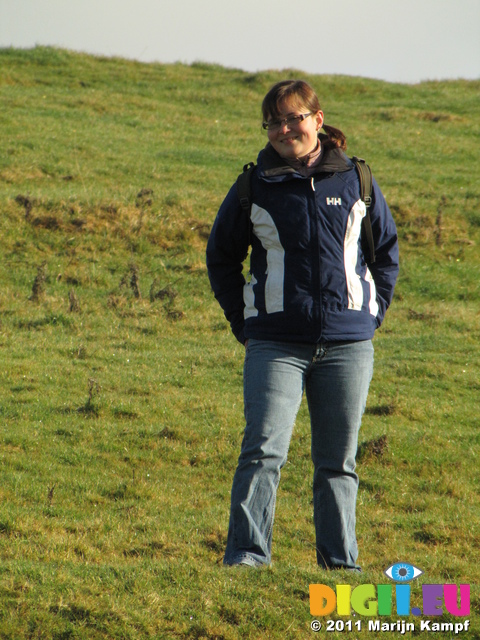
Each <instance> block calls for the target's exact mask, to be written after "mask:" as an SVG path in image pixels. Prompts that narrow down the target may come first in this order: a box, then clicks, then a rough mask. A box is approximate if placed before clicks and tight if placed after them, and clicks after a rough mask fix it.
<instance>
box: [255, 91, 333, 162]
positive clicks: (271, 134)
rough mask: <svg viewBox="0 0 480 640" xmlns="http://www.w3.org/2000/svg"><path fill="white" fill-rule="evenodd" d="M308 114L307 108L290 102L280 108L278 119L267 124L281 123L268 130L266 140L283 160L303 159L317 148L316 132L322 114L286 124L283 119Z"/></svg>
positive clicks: (315, 114)
mask: <svg viewBox="0 0 480 640" xmlns="http://www.w3.org/2000/svg"><path fill="white" fill-rule="evenodd" d="M307 113H310V112H309V110H308V108H306V107H305V108H302V107H301V106H298V105H295V104H293V103H292V102H287V103H285V104H283V105H281V106H280V108H279V114H278V117H275V118H272V119H271V120H269V122H272V120H274V121H282V120H283V122H281V124H280V127H275V128H273V129H268V140H269V141H270V143H271V145H272V147H273V148H274V149H275V151H276V152H277V153H278V154H280V155H281V156H282V157H283V158H288V159H289V160H293V159H296V158H303V157H304V156H306V155H308V154H309V153H310V152H311V151H313V150H314V149H315V148H316V146H317V136H318V131H319V130H320V129H321V127H322V124H323V113H322V111H317V112H316V113H312V114H311V115H310V116H308V117H307V118H305V119H304V120H302V121H301V122H293V123H289V124H287V123H286V122H285V118H288V117H290V116H299V115H302V114H307Z"/></svg>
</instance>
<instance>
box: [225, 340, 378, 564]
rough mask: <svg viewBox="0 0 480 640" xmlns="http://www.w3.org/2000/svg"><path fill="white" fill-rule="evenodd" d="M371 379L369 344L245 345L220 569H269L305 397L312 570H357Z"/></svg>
mask: <svg viewBox="0 0 480 640" xmlns="http://www.w3.org/2000/svg"><path fill="white" fill-rule="evenodd" d="M372 373H373V345H372V342H371V340H366V341H362V342H348V343H340V342H337V343H325V344H317V345H306V344H290V343H283V342H273V341H266V340H249V342H248V346H247V351H246V355H245V365H244V402H245V420H246V427H245V432H244V436H243V441H242V448H241V453H240V457H239V460H238V466H237V470H236V472H235V476H234V479H233V487H232V494H231V510H230V524H229V530H228V540H227V548H226V551H225V557H224V564H227V565H233V564H240V563H242V564H250V565H252V566H257V565H263V564H269V563H270V561H271V547H272V529H273V520H274V512H275V499H276V493H277V487H278V483H279V480H280V471H281V469H282V467H283V466H284V464H285V462H286V461H287V454H288V448H289V445H290V439H291V435H292V431H293V426H294V422H295V418H296V415H297V412H298V409H299V407H300V403H301V401H302V397H303V392H304V391H305V393H306V397H307V401H308V408H309V412H310V422H311V432H312V443H311V455H312V460H313V465H314V474H313V515H314V523H315V537H316V549H317V562H318V564H319V565H320V566H322V567H325V568H335V567H338V568H340V567H344V568H350V569H355V568H357V564H356V561H357V556H358V551H357V541H356V536H355V507H356V499H357V489H358V476H357V474H356V473H355V456H356V452H357V440H358V431H359V429H360V423H361V419H362V414H363V411H364V409H365V403H366V399H367V393H368V387H369V384H370V380H371V377H372Z"/></svg>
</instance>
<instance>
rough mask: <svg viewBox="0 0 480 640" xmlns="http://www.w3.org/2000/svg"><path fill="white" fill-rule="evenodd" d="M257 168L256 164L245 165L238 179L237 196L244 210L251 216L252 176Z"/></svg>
mask: <svg viewBox="0 0 480 640" xmlns="http://www.w3.org/2000/svg"><path fill="white" fill-rule="evenodd" d="M254 168H255V163H254V162H249V163H248V164H246V165H244V167H243V171H242V173H241V174H240V175H239V176H238V178H237V195H238V199H239V200H240V205H241V207H242V209H243V210H244V211H245V212H246V213H247V214H248V215H250V207H251V202H250V176H251V173H252V171H253V169H254Z"/></svg>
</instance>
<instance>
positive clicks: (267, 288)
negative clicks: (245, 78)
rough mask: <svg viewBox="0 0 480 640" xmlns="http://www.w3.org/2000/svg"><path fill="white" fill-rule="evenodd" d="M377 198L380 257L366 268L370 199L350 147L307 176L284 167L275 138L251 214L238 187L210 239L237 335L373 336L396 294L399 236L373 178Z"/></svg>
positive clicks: (262, 163)
mask: <svg viewBox="0 0 480 640" xmlns="http://www.w3.org/2000/svg"><path fill="white" fill-rule="evenodd" d="M372 199H373V201H372V205H371V208H370V216H371V221H372V231H373V237H374V242H375V252H376V261H375V262H374V263H373V264H371V265H367V263H366V256H365V255H364V252H363V248H362V243H361V237H360V236H361V221H362V218H363V217H364V215H365V205H364V203H363V202H362V200H361V199H360V187H359V180H358V174H357V171H356V169H355V166H354V164H353V163H352V161H351V160H350V159H349V158H348V157H347V156H346V155H345V154H344V152H343V151H341V150H339V149H336V148H335V149H330V150H328V149H325V148H324V149H323V151H322V159H321V162H320V164H319V166H318V167H317V169H316V172H315V173H314V175H312V176H310V177H305V176H303V175H301V174H300V173H298V172H297V171H296V170H295V169H294V168H292V167H291V166H290V165H288V164H286V162H285V161H284V160H283V159H282V158H281V157H280V156H279V155H278V154H277V153H276V151H275V150H274V149H273V147H272V146H271V145H270V144H268V145H267V147H265V149H263V150H262V151H261V152H260V154H259V156H258V161H257V168H256V170H255V171H254V172H253V175H252V179H251V203H252V205H251V210H250V217H248V215H246V214H245V213H244V211H243V210H242V207H241V206H240V202H239V199H238V195H237V192H236V187H235V185H233V187H232V188H231V189H230V191H229V193H228V195H227V197H226V198H225V200H224V202H223V204H222V205H221V207H220V210H219V212H218V214H217V217H216V219H215V223H214V225H213V228H212V231H211V234H210V237H209V240H208V245H207V268H208V275H209V278H210V283H211V286H212V289H213V292H214V294H215V297H216V298H217V300H218V302H219V303H220V305H221V307H222V308H223V310H224V313H225V316H226V318H227V320H228V321H229V322H230V324H231V327H232V331H233V333H234V334H235V336H236V338H237V339H238V340H239V341H240V342H242V343H243V342H245V340H246V339H248V338H256V339H260V340H278V341H284V342H301V343H315V344H316V343H319V342H339V341H359V340H368V339H371V338H372V337H373V334H374V331H375V329H376V328H377V327H379V326H380V324H381V323H382V321H383V318H384V315H385V312H386V310H387V308H388V306H389V304H390V302H391V300H392V296H393V291H394V287H395V281H396V279H397V275H398V241H397V232H396V227H395V223H394V221H393V218H392V215H391V213H390V210H389V208H388V206H387V203H386V201H385V198H384V197H383V195H382V193H381V191H380V189H379V187H378V185H377V183H376V181H375V180H373V194H372ZM249 246H251V254H250V277H249V278H248V282H246V280H245V278H244V275H243V262H244V261H245V259H246V257H247V254H248V249H249Z"/></svg>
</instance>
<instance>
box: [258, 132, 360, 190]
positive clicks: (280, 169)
mask: <svg viewBox="0 0 480 640" xmlns="http://www.w3.org/2000/svg"><path fill="white" fill-rule="evenodd" d="M318 137H319V139H320V142H321V144H322V157H321V160H320V163H319V165H318V166H317V167H316V171H315V173H339V172H342V171H349V170H350V169H351V168H352V166H353V164H352V161H351V160H350V159H349V158H348V156H347V155H346V154H345V153H344V152H343V151H342V149H338V148H337V147H334V148H333V149H332V148H328V147H326V145H325V142H326V141H327V140H328V136H326V135H325V134H322V133H321V134H319V136H318ZM257 163H258V169H259V175H260V177H261V178H265V179H267V180H268V179H270V178H276V177H279V176H284V175H292V174H296V175H299V174H298V172H297V171H296V169H295V168H294V167H292V166H291V165H289V164H288V162H286V160H285V159H284V158H282V157H281V156H280V155H279V154H278V153H277V152H276V151H275V149H274V148H273V146H272V145H271V144H270V142H269V143H268V144H267V146H266V147H265V148H264V149H262V150H261V151H260V153H259V154H258V159H257Z"/></svg>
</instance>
